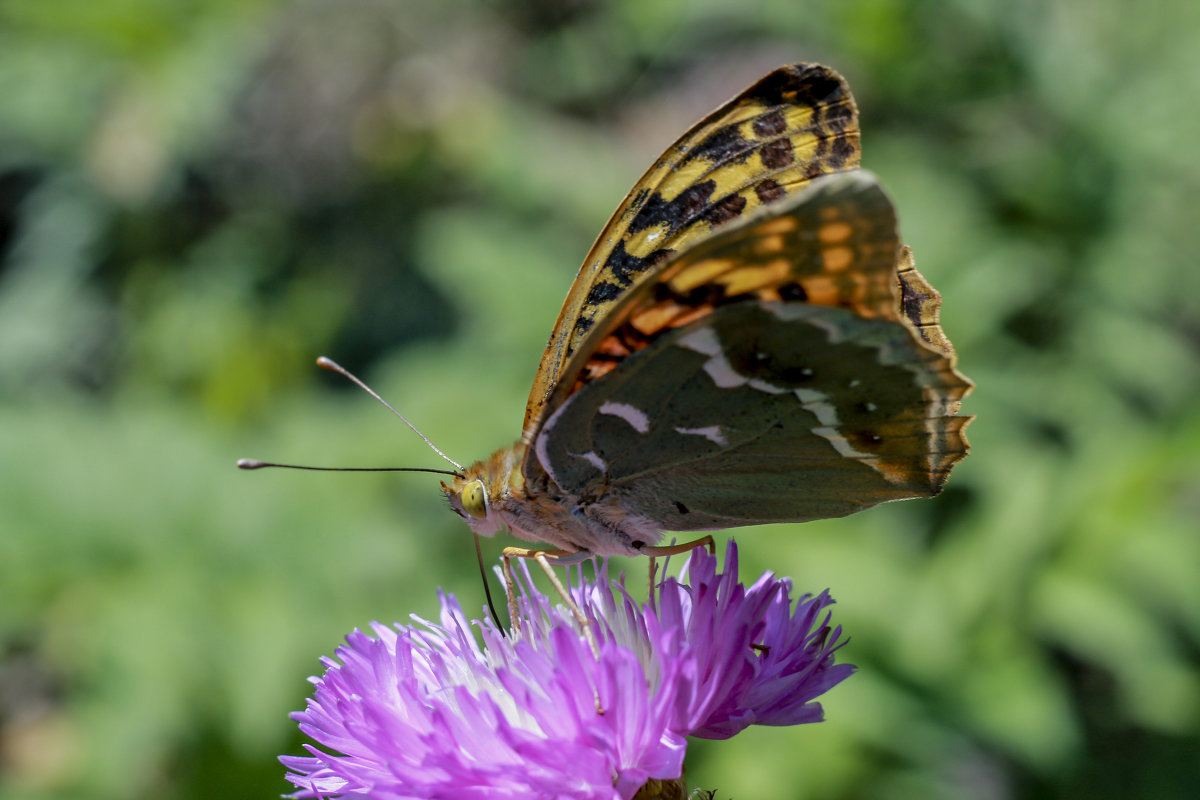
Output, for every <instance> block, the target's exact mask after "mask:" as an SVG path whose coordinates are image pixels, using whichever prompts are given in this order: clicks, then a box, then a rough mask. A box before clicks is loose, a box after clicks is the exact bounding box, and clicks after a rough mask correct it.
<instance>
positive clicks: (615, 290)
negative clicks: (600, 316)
mask: <svg viewBox="0 0 1200 800" xmlns="http://www.w3.org/2000/svg"><path fill="white" fill-rule="evenodd" d="M623 291H624V288H623V287H621V286H618V285H617V284H615V283H609V282H608V281H602V282H601V283H597V284H596V285H595V286H593V287H592V290H591V291H590V292H588V296H587V303H588V305H601V304H603V303H608V302H610V301H612V300H616V299H617V298H618V297H620V296H621V292H623Z"/></svg>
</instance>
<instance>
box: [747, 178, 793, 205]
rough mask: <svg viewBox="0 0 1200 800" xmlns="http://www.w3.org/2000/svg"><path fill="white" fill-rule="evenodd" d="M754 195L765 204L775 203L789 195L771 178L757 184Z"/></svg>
mask: <svg viewBox="0 0 1200 800" xmlns="http://www.w3.org/2000/svg"><path fill="white" fill-rule="evenodd" d="M754 193H755V194H756V195H758V199H759V200H761V201H762V202H763V203H773V202H775V201H776V200H778V199H779V198H781V197H783V196H784V195H785V194H787V192H786V191H785V190H784V188H783V187H782V186H780V185H779V184H778V183H776V182H775V181H773V180H771V179H770V178H767V179H766V180H761V181H759V182H758V183H757V184H755V186H754Z"/></svg>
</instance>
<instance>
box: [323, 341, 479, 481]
mask: <svg viewBox="0 0 1200 800" xmlns="http://www.w3.org/2000/svg"><path fill="white" fill-rule="evenodd" d="M317 366H318V367H321V368H322V369H327V370H329V371H330V372H336V373H337V374H339V375H341V376H343V377H345V378H349V379H350V380H352V381H354V382H355V383H356V384H358V387H359V388H360V389H362V390H363V391H364V392H366V393H367V394H369V395H371V397H374V398H375V399H376V400H378V401H379V402H380V403H382V404H383V406H384V408H386V409H387V410H388V411H391V412H392V413H393V414H395V415H396V416H397V417H399V418H400V421H401V422H403V423H404V424H405V425H407V426H408V427H410V428H412V431H413V433H415V434H416V435H417V436H420V437H421V441H423V442H425V444H427V445H429V447H430V449H432V450H433V452H435V453H437V454H438V455H439V456H441V457H442V458H444V459H446V460H447V461H449V462H450V463H451V464H453V465H454V468H455V469H456V470H458V472H457V473H452V474H456V475H457V474H459V473H461V472H462V469H463V467H462V464H459V463H458V462H457V461H455V460H454V459H453V458H451V457H450V456H448V455H446V454H445V453H443V452H442V451H441V450H440V449H438V446H437V445H436V444H434V443H433V442H431V441H429V437H428V436H426V435H425V434H423V433H421V431H419V430H418V429H417V426H416V425H413V424H412V423H411V422H409V421H408V417H406V416H404V415H403V414H401V413H400V412H399V411H397V410H396V409H394V408H392V406H391V404H390V403H388V401H387V400H384V399H383V398H382V397H380V396H379V395H378V394H376V393H375V390H374V389H372V388H371V387H370V386H367V385H366V384H365V383H363V382H362V381H360V380H359V379H358V378H357V377H356V376H355V375H354V373H352V372H350V370H348V369H346V368H345V367H343V366H342V365H341V364H339V363H337V362H336V361H334V360H333V359H332V358H326V357H325V356H321V357H320V358H318V359H317ZM427 471H430V470H427Z"/></svg>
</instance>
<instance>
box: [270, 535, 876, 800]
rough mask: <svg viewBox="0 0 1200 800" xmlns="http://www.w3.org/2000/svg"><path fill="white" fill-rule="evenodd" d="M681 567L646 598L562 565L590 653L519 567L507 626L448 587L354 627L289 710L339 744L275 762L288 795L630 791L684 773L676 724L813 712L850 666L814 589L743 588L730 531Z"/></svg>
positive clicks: (723, 729) (305, 727)
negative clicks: (515, 614) (722, 565)
mask: <svg viewBox="0 0 1200 800" xmlns="http://www.w3.org/2000/svg"><path fill="white" fill-rule="evenodd" d="M685 575H686V576H687V577H684V576H681V578H680V579H679V580H675V579H672V578H668V579H666V580H664V581H663V582H662V583H660V584H659V585H658V586H657V587H656V588H655V590H654V592H653V593H652V596H651V598H650V599H649V601H648V602H647V603H646V604H644V605H643V604H639V603H638V602H636V601H634V600H633V599H632V598H631V597H630V596H629V594H628V593H627V592H626V591H625V588H624V585H623V583H622V582H621V581H614V582H610V581H609V579H608V577H607V574H606V569H605V567H603V566H601V567H600V568H599V569H598V574H597V575H596V577H595V578H594V579H592V580H587V579H584V577H583V570H582V569H579V570H577V572H576V576H577V580H576V581H575V584H574V585H573V586H572V587H571V589H570V592H571V594H572V597H573V599H574V600H575V602H576V603H577V604H578V606H579V607H580V608H581V609H582V610H583V613H584V614H585V615H586V616H587V618H588V619H590V620H591V622H592V628H593V630H594V632H595V636H596V643H597V647H596V650H593V649H592V648H591V646H590V645H589V643H588V641H587V640H586V639H585V637H584V636H583V635H581V633H580V630H579V627H578V625H577V623H576V621H575V619H574V617H573V616H572V615H571V613H570V612H569V611H568V610H567V609H566V608H565V606H564V605H562V604H560V603H559V602H556V601H555V600H554V599H552V598H550V597H548V596H546V595H545V594H542V593H541V592H540V591H539V590H538V589H537V588H536V587H535V586H534V584H533V582H532V581H531V580H530V579H529V574H528V571H527V570H526V571H525V572H524V573H523V574H521V576H520V578H521V579H520V581H519V590H520V592H519V601H518V606H519V609H518V610H519V616H520V619H521V626H520V631H521V632H520V634H519V635H506V634H505V633H504V632H502V631H500V630H498V629H497V628H496V627H495V626H494V625H493V624H492V622H491V621H490V620H488V619H486V618H485V619H484V620H482V621H475V622H473V623H469V622H468V621H467V619H466V615H465V614H463V612H462V609H461V608H460V607H459V605H458V603H457V601H456V600H455V599H454V598H453V597H449V596H445V595H442V596H441V616H440V619H439V621H438V622H437V623H434V622H428V621H424V620H420V619H417V618H414V621H415V622H416V623H417V624H415V625H399V624H398V625H396V626H394V627H388V626H384V625H379V624H378V623H376V624H374V625H372V630H373V632H374V634H375V635H374V636H370V635H367V634H365V633H362V632H360V631H355V632H354V633H352V634H350V636H348V637H347V640H346V644H345V645H344V646H342V647H340V648H338V651H337V658H338V659H339V660H333V659H324V661H323V663H324V665H325V667H326V671H325V674H324V675H323V676H321V677H320V678H314V679H313V683H314V684H315V686H316V690H315V692H314V695H313V697H312V698H311V699H310V700H309V701H308V707H307V708H306V709H305V710H304V711H301V712H298V713H296V714H293V718H294V719H296V720H297V721H298V722H299V723H300V728H301V730H302V731H303V732H304V733H305V734H306V735H308V736H309V737H311V738H312V739H314V740H316V741H317V742H318V743H319V744H320V745H321V746H322V747H324V748H327V750H329V751H336V752H326V750H322V749H319V748H317V747H313V746H308V747H307V749H308V751H309V753H310V755H309V756H307V757H287V756H285V757H284V758H283V759H282V761H283V763H284V764H285V765H286V766H287V767H288V768H289V769H290V770H292V772H291V773H289V774H288V776H287V777H288V779H289V780H290V781H291V782H292V783H294V784H296V786H298V787H299V791H297V792H296V793H295V795H293V796H294V797H299V798H307V797H355V796H370V797H372V798H384V799H385V800H390V799H391V798H425V797H440V796H454V797H461V798H474V797H479V798H483V797H489V798H490V797H498V798H554V797H573V798H575V797H578V798H606V799H607V798H611V799H612V800H616V799H617V798H622V800H628V798H631V797H633V795H634V794H635V793H636V792H637V790H638V788H639V787H641V786H642V785H643V784H645V783H646V782H647V781H649V780H651V779H659V780H670V779H673V778H678V777H679V776H680V775H681V774H682V771H683V756H684V752H685V750H686V740H685V738H684V737H686V736H700V737H705V738H713V739H723V738H728V737H729V736H732V735H734V734H735V733H737V732H738V731H741V730H742V729H744V728H746V727H747V726H749V725H752V724H764V725H793V724H798V723H801V722H816V721H819V720H820V719H821V707H820V705H819V704H817V703H816V702H814V698H816V697H817V696H818V695H820V694H821V693H823V692H824V691H825V690H827V689H828V688H830V687H831V686H833V685H834V684H836V683H838V682H839V681H841V680H842V679H844V678H845V677H847V676H848V675H849V674H850V673H851V672H852V671H853V667H851V666H849V665H845V664H841V665H839V664H834V661H833V653H834V651H835V650H836V649H837V648H838V647H840V645H839V644H838V642H837V640H838V638H839V637H840V634H841V629H840V628H835V629H832V630H831V629H830V628H829V627H828V624H827V623H828V614H827V613H825V614H824V616H822V614H823V612H824V609H825V607H826V606H828V605H829V604H830V603H831V602H832V600H830V598H829V596H828V594H826V593H822V594H820V595H818V596H816V597H811V596H807V595H806V596H804V597H802V598H800V600H799V602H798V603H797V604H796V606H795V608H793V606H792V601H791V599H790V597H789V589H790V587H789V584H788V582H787V581H786V580H780V579H777V578H775V577H774V576H772V575H771V574H769V573H768V574H765V575H763V576H762V577H761V578H760V579H759V580H758V581H757V582H756V583H755V584H754V585H753V586H750V587H746V586H743V585H742V584H740V583H738V582H737V550H736V547H735V545H734V544H733V543H732V542H730V544H729V549H728V552H727V555H726V569H725V572H724V573H722V572H719V571H718V570H717V559H716V558H715V557H714V556H712V555H709V554H708V553H706V552H704V551H700V550H697V551H694V552H693V554H692V556H691V558H690V560H689V563H688V565H687V567H686V569H685ZM472 626H474V628H475V629H477V631H478V636H479V638H478V639H477V638H476V634H475V632H474V631H473V630H472Z"/></svg>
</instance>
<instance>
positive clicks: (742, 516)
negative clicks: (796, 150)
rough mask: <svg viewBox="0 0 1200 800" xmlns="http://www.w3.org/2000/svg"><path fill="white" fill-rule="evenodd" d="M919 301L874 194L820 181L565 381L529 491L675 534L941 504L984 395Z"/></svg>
mask: <svg viewBox="0 0 1200 800" xmlns="http://www.w3.org/2000/svg"><path fill="white" fill-rule="evenodd" d="M898 262H899V263H898ZM898 267H899V268H900V270H901V271H902V272H903V273H909V272H911V274H907V276H906V277H901V272H898ZM914 276H915V277H914ZM905 285H907V286H909V287H917V288H919V287H921V286H925V287H928V284H926V283H925V282H924V279H922V278H920V276H919V274H917V273H916V272H915V270H914V269H912V266H911V258H910V257H909V258H908V259H907V260H905V251H903V250H901V248H900V246H899V244H898V242H897V239H896V231H895V218H894V214H893V211H892V208H891V204H890V203H889V202H888V200H887V197H886V196H885V195H884V194H883V192H882V190H880V189H879V187H878V185H877V184H876V182H875V181H874V179H873V178H872V177H871V176H870V175H868V174H866V173H862V172H858V171H855V172H851V173H846V174H841V175H834V176H829V177H826V178H822V179H819V180H817V181H814V182H813V184H812V185H811V186H809V187H808V188H806V189H805V190H804V191H802V192H801V193H799V194H798V195H797V196H796V197H794V198H792V199H790V200H789V201H787V202H786V203H784V204H781V205H780V206H778V207H775V208H772V209H769V210H764V211H761V212H759V213H758V214H757V215H755V216H753V217H751V218H750V219H747V220H745V221H744V222H742V223H739V224H738V225H736V226H733V227H731V228H730V229H728V230H723V231H721V232H719V233H716V234H713V235H712V236H711V237H710V238H709V239H707V240H705V241H703V242H701V243H700V244H698V245H696V246H695V247H693V248H692V249H690V250H689V251H688V252H686V253H684V254H683V255H681V256H680V257H679V258H678V259H676V260H675V261H673V262H671V263H668V264H666V265H664V266H663V268H662V269H661V270H660V271H658V272H657V273H656V274H655V275H654V278H653V281H649V282H646V283H644V284H643V285H640V286H638V287H637V288H636V289H635V290H634V291H633V292H631V293H630V294H629V295H628V296H627V297H626V298H624V299H623V301H622V303H620V304H619V305H618V306H617V307H616V308H615V309H614V310H613V311H612V312H611V313H610V315H609V317H608V318H606V320H604V321H603V324H602V325H600V326H598V327H597V328H596V329H595V330H594V332H593V335H592V337H590V338H589V339H588V340H587V342H585V344H584V345H582V346H581V348H580V351H579V352H578V353H577V354H576V358H575V359H573V361H572V363H571V364H570V365H569V366H568V368H567V370H565V371H564V380H563V381H562V383H561V386H560V387H559V390H558V393H557V394H555V395H554V396H552V398H551V402H550V406H549V408H550V410H551V414H550V416H549V417H548V418H547V420H546V422H545V424H544V425H543V426H542V427H541V429H540V430H539V431H538V432H537V433H536V436H535V437H534V439H533V442H534V445H535V446H534V448H532V450H533V453H534V456H533V457H531V458H527V461H526V469H525V472H526V475H527V478H529V479H531V480H536V479H538V478H540V477H542V476H545V477H546V478H548V479H549V480H552V481H554V483H556V484H557V486H558V488H559V490H560V491H562V492H564V493H567V494H569V495H571V496H574V497H578V498H580V499H581V501H582V502H585V503H587V502H605V503H615V504H619V505H621V506H622V507H624V508H627V509H629V510H631V511H633V512H635V513H638V514H641V515H642V516H645V517H647V518H649V519H652V520H654V521H655V522H656V523H658V524H659V525H661V526H662V527H663V528H666V529H671V530H699V529H705V528H720V527H728V526H733V525H745V524H753V523H757V522H771V521H784V520H791V521H803V520H807V519H815V518H822V517H833V516H840V515H843V514H848V513H850V512H852V511H856V510H859V509H861V508H866V507H869V506H872V505H875V504H876V503H880V502H883V501H886V500H895V499H900V498H905V497H916V496H926V495H932V494H935V493H936V492H937V491H938V490H939V489H940V488H941V485H942V484H943V483H944V482H945V480H946V477H947V475H948V474H949V471H950V469H951V467H953V465H954V464H955V463H956V462H957V461H958V460H959V459H961V458H962V457H963V455H964V454H965V453H966V450H967V443H966V440H965V437H964V436H963V433H962V430H963V427H964V425H965V424H966V422H967V420H968V418H966V417H957V416H954V412H955V411H956V410H957V408H958V404H959V402H960V401H961V399H962V397H963V396H964V395H965V394H966V392H967V391H968V390H969V389H970V386H971V384H970V383H969V381H967V380H966V379H965V378H963V377H962V376H961V375H960V374H958V372H957V371H956V370H955V368H954V356H953V351H952V349H946V348H938V347H936V346H934V345H933V344H932V342H937V341H940V339H944V335H942V334H941V331H940V328H939V327H937V319H936V304H934V305H933V307H932V309H931V307H930V305H929V304H928V303H925V304H924V305H922V303H920V302H918V300H917V299H912V300H911V301H910V302H908V303H904V302H902V296H903V291H902V287H904V286H905ZM913 291H914V292H915V289H914V290H913ZM929 291H932V289H930V290H929ZM935 294H936V293H935ZM914 297H915V294H914ZM910 317H911V318H913V319H915V320H917V321H920V322H922V324H924V325H925V327H926V329H927V333H929V338H928V339H927V338H923V337H921V336H918V335H917V333H916V331H915V330H914V324H915V323H913V322H911V321H910ZM935 329H936V331H935ZM935 332H936V336H935V335H934V333H935ZM939 337H940V339H939ZM946 345H947V348H948V342H947V343H946ZM543 470H544V472H543Z"/></svg>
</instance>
